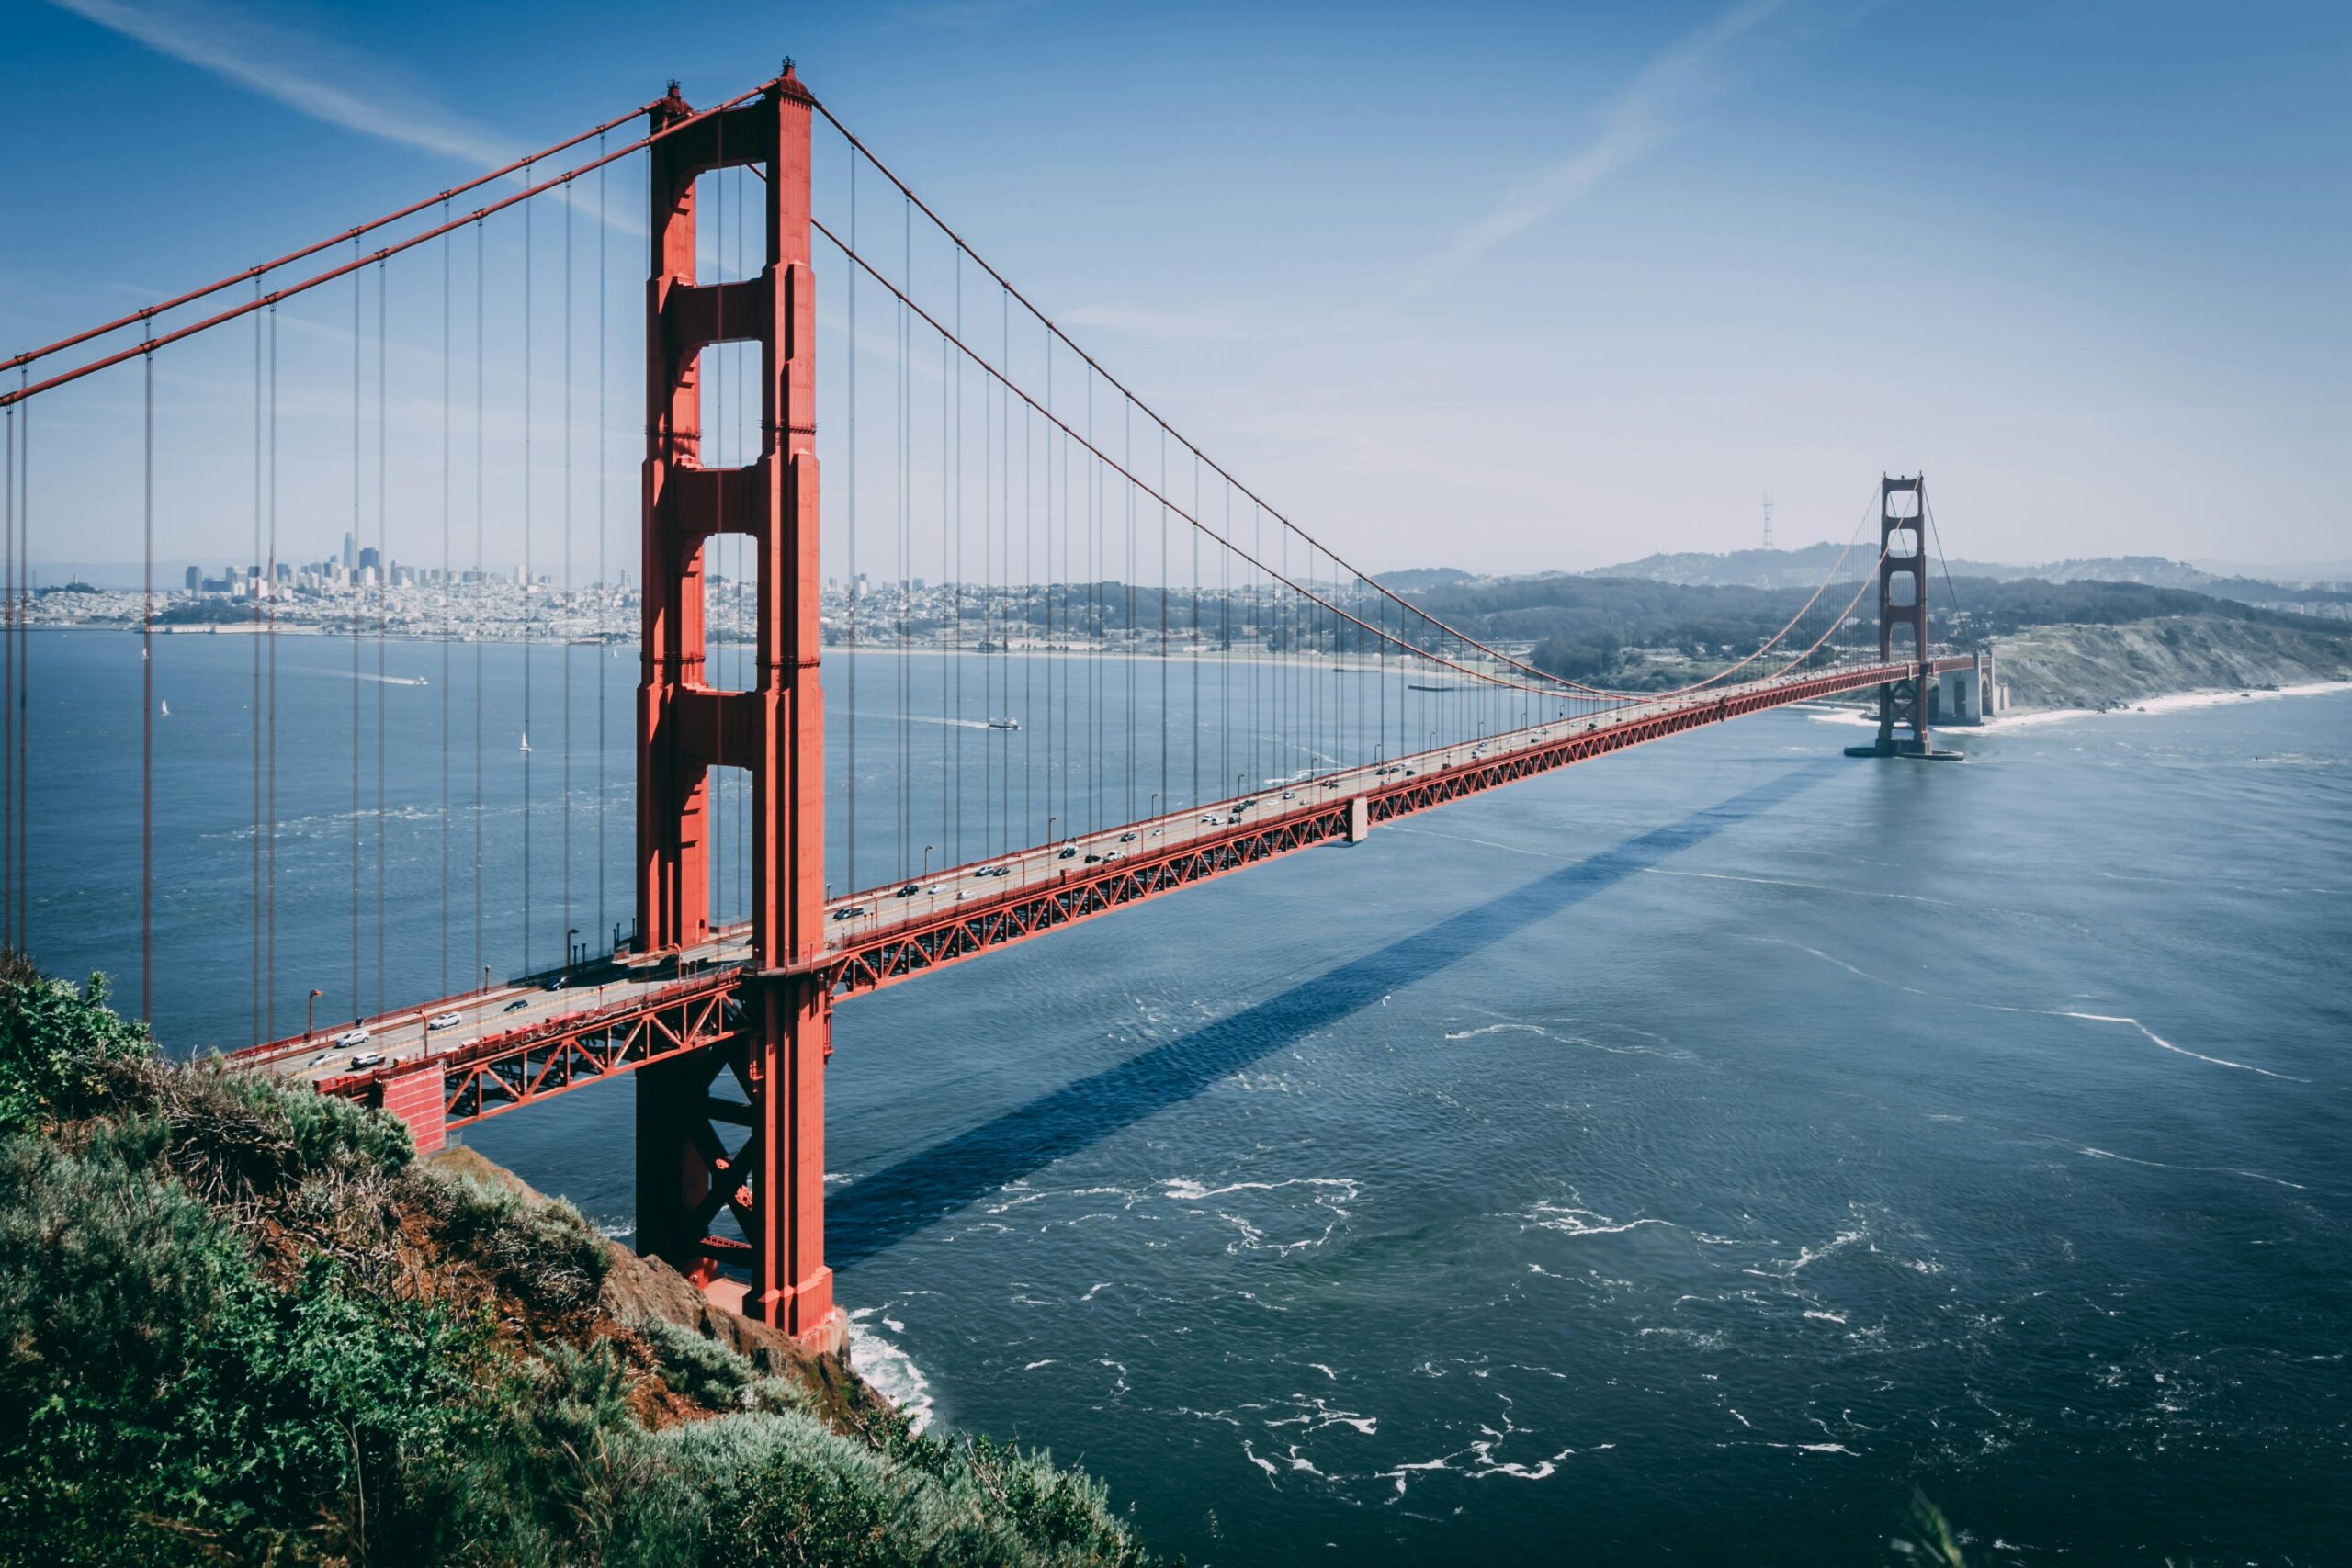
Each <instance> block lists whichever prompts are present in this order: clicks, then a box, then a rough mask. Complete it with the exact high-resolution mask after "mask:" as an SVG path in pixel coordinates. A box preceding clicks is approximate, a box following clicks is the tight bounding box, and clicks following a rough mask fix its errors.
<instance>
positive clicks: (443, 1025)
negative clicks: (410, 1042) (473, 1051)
mask: <svg viewBox="0 0 2352 1568" xmlns="http://www.w3.org/2000/svg"><path fill="white" fill-rule="evenodd" d="M463 1022H465V1020H464V1019H463V1018H460V1017H459V1016H458V1014H456V1013H454V1012H445V1013H443V1014H442V1015H441V1016H440V1017H439V1018H435V1019H428V1020H426V1021H425V1025H424V1027H425V1028H427V1029H455V1028H457V1027H458V1025H459V1024H461V1023H463Z"/></svg>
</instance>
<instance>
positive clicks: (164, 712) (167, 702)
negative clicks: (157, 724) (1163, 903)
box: [155, 697, 172, 718]
mask: <svg viewBox="0 0 2352 1568" xmlns="http://www.w3.org/2000/svg"><path fill="white" fill-rule="evenodd" d="M155 710H156V716H157V717H158V718H169V717H171V716H172V700H171V698H169V697H165V698H164V700H163V701H162V702H160V703H157V704H156V705H155Z"/></svg>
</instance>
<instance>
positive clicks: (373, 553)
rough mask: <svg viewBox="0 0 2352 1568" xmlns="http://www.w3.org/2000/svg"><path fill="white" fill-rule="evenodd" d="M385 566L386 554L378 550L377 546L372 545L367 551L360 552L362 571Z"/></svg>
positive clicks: (346, 536)
mask: <svg viewBox="0 0 2352 1568" xmlns="http://www.w3.org/2000/svg"><path fill="white" fill-rule="evenodd" d="M348 537H350V536H349V535H345V538H348ZM383 564H384V552H383V551H381V550H379V549H378V548H377V547H375V546H373V545H370V546H368V547H367V548H366V549H364V550H362V551H360V552H359V566H360V570H363V571H364V570H367V569H368V568H369V567H380V566H382V565H383Z"/></svg>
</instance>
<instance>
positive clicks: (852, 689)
mask: <svg viewBox="0 0 2352 1568" xmlns="http://www.w3.org/2000/svg"><path fill="white" fill-rule="evenodd" d="M857 164H858V158H857V154H856V153H855V152H851V154H850V160H849V243H851V244H853V245H854V244H856V243H857ZM857 273H858V269H857V268H856V267H854V266H853V267H851V268H850V269H849V575H848V576H847V577H846V578H844V579H843V580H842V581H844V582H845V583H846V584H847V603H848V611H847V615H846V616H845V618H846V620H847V622H848V625H849V637H848V643H849V652H848V653H847V655H846V656H845V657H844V662H845V663H847V665H848V666H849V669H848V678H849V679H848V685H849V714H848V721H849V722H848V728H849V748H848V750H849V759H848V761H849V771H848V773H847V774H846V775H845V777H846V783H845V784H843V786H842V797H843V800H844V802H845V803H846V806H847V811H846V815H847V817H848V818H849V833H848V838H847V840H846V841H845V842H844V844H843V846H842V886H843V888H844V890H854V889H855V888H856V886H857V885H858V884H857Z"/></svg>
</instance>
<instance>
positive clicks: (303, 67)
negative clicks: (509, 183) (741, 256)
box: [50, 0, 515, 164]
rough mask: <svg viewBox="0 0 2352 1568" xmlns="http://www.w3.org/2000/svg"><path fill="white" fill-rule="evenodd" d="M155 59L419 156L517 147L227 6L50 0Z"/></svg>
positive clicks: (470, 159)
mask: <svg viewBox="0 0 2352 1568" xmlns="http://www.w3.org/2000/svg"><path fill="white" fill-rule="evenodd" d="M50 4H51V5H53V6H57V7H58V8H59V9H60V10H64V11H71V12H73V13H74V15H75V16H77V17H82V18H84V19H85V20H87V21H91V22H95V23H96V24H97V25H98V26H99V27H102V28H107V30H108V31H110V32H115V33H119V34H121V35H122V36H123V37H124V38H127V39H131V40H132V41H133V42H136V43H140V44H143V45H145V46H146V47H147V48H149V49H152V50H153V51H155V52H156V53H158V54H161V55H164V56H167V57H168V58H170V59H173V60H176V61H179V62H181V63H182V64H185V65H193V66H195V67H196V68H197V69H198V70H199V71H206V72H209V73H211V74H213V75H215V76H219V77H220V78H222V79H223V80H226V81H230V82H233V83H235V84H237V85H239V86H241V87H243V88H246V89H247V90H249V91H251V92H254V93H256V94H258V95H260V96H262V97H265V98H268V99H270V100H271V101H272V102H274V103H278V104H282V105H284V106H285V107H288V108H290V109H293V110H294V111H295V112H297V113H299V114H303V115H307V116H309V117H310V118H312V119H317V120H323V121H325V122H326V123H327V124H329V125H338V126H341V127H343V128H344V129H345V130H353V131H356V132H358V133H359V134H360V135H362V136H370V137H374V138H375V139H376V140H378V141H390V142H393V143H395V144H397V145H399V146H402V147H413V148H415V149H417V150H418V151H419V152H435V153H439V154H441V155H443V156H445V157H450V158H458V159H462V160H464V161H465V162H467V163H471V164H503V163H504V162H506V160H507V159H509V158H511V157H513V156H514V155H515V150H514V149H513V148H512V147H510V146H508V145H507V144H506V143H505V142H504V141H502V140H501V139H499V138H497V137H495V136H493V135H492V134H491V133H490V132H489V131H488V130H485V129H484V128H482V127H481V126H477V125H474V124H471V123H469V122H468V121H467V120H465V119H464V118H461V117H459V116H458V115H455V114H452V113H451V112H450V111H449V110H447V109H446V108H444V107H441V106H440V105H438V104H435V103H434V102H432V101H431V100H430V99H428V98H425V97H424V96H422V95H420V94H418V93H416V92H414V91H413V90H411V89H408V88H404V87H403V86H401V85H400V84H399V83H398V82H396V81H394V80H391V79H390V76H389V74H388V73H386V72H385V71H384V70H383V69H382V68H381V67H380V66H377V65H374V64H372V63H371V62H368V61H365V60H362V59H360V58H358V57H356V56H355V55H353V54H351V53H350V52H349V51H343V50H338V49H335V48H334V47H332V46H330V45H326V44H322V43H320V42H318V41H317V40H315V39H305V38H299V37H297V36H295V35H294V34H292V33H289V32H288V31H286V30H284V29H283V28H277V27H274V26H272V25H271V24H269V23H267V22H265V21H263V20H261V19H259V18H258V17H252V16H248V15H245V14H243V13H241V12H238V11H235V10H232V9H230V8H229V7H226V6H211V5H203V4H195V3H191V0H164V3H163V4H149V5H137V6H134V5H129V4H125V0H50Z"/></svg>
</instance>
